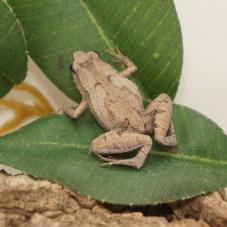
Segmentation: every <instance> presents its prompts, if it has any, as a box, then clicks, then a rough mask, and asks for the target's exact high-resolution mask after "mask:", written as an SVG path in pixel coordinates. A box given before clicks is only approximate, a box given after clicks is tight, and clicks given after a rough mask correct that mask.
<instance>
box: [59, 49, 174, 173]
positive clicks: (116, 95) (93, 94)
mask: <svg viewBox="0 0 227 227" xmlns="http://www.w3.org/2000/svg"><path fill="white" fill-rule="evenodd" d="M109 54H110V55H111V56H112V58H114V61H115V62H117V63H119V64H120V65H123V66H124V69H123V70H121V71H120V72H119V71H117V70H116V69H115V68H114V67H113V66H112V65H111V64H109V63H107V62H105V61H103V60H102V59H101V57H100V54H99V53H98V52H96V51H82V50H78V51H76V52H75V53H74V54H73V62H72V64H71V65H70V70H71V72H72V76H73V80H74V83H75V85H76V87H77V89H78V90H79V92H80V94H81V97H82V99H81V102H80V103H79V104H78V105H77V106H70V107H64V109H63V110H64V112H65V113H66V114H67V115H68V116H69V117H71V118H74V119H76V118H78V117H79V116H80V115H81V114H82V113H83V112H84V111H86V110H87V109H89V110H90V112H91V113H92V114H93V116H94V117H95V119H96V120H97V122H98V123H99V124H100V125H101V126H102V127H103V128H104V129H105V130H106V132H104V133H103V134H101V135H99V136H97V137H96V138H95V139H94V140H93V141H92V142H91V146H90V152H91V153H92V154H94V155H95V156H96V157H97V158H99V159H101V160H102V161H103V163H102V165H108V166H110V165H123V166H128V167H132V168H136V169H140V168H141V167H143V165H144V162H145V160H146V159H147V157H148V154H149V152H150V151H151V148H152V144H153V140H152V137H154V140H155V141H156V142H157V143H159V144H161V145H164V146H168V147H175V146H177V144H178V141H177V137H176V133H175V129H174V126H173V122H172V120H171V117H172V107H173V103H172V99H171V98H170V96H169V95H168V94H166V93H161V94H160V95H158V96H157V97H156V98H155V99H154V100H152V101H151V102H150V103H149V104H148V105H147V107H146V108H144V106H143V99H142V96H141V94H140V91H139V89H138V87H137V86H136V84H135V83H134V82H133V81H131V80H130V79H129V76H131V75H132V74H134V73H135V72H136V71H137V66H136V65H135V64H134V63H133V62H132V61H131V60H130V59H129V58H128V57H127V56H126V55H124V54H123V53H122V52H121V51H120V50H119V49H118V48H117V49H116V51H115V52H114V53H109ZM133 151H138V152H137V153H136V155H134V156H133V157H130V158H116V156H119V155H121V154H126V153H129V152H133ZM113 156H114V157H113Z"/></svg>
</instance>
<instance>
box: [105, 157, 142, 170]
mask: <svg viewBox="0 0 227 227" xmlns="http://www.w3.org/2000/svg"><path fill="white" fill-rule="evenodd" d="M113 160H114V159H113ZM113 160H112V161H108V162H106V163H102V164H101V166H111V165H123V166H129V167H133V168H136V169H140V168H141V167H142V166H143V162H140V160H138V159H136V158H131V159H123V160H114V161H113Z"/></svg>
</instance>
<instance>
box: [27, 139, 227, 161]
mask: <svg viewBox="0 0 227 227" xmlns="http://www.w3.org/2000/svg"><path fill="white" fill-rule="evenodd" d="M26 144H27V145H36V146H58V147H59V146H60V147H69V148H77V149H84V150H85V149H89V148H90V145H89V144H76V143H58V142H54V141H37V142H33V143H26ZM151 154H152V155H158V156H165V157H171V158H175V159H182V160H192V161H198V162H203V163H204V162H205V163H209V164H216V165H227V161H223V160H214V159H209V158H204V157H200V156H195V155H191V156H189V155H185V154H179V153H178V154H170V153H168V152H161V151H151Z"/></svg>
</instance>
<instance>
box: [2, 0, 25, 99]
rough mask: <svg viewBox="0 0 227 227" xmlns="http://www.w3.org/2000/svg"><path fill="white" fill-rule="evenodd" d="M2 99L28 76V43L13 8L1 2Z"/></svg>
mask: <svg viewBox="0 0 227 227" xmlns="http://www.w3.org/2000/svg"><path fill="white" fill-rule="evenodd" d="M0 15H1V16H0V97H1V96H3V95H5V94H6V93H7V92H8V91H9V90H10V89H11V87H12V86H13V85H15V84H17V83H19V82H21V81H22V80H23V79H24V78H25V75H26V68H27V67H26V65H27V55H26V43H25V39H24V34H23V31H22V28H21V26H20V24H19V21H18V20H17V18H16V16H15V14H14V12H13V10H12V9H11V7H10V6H9V5H8V4H7V3H6V2H5V1H4V0H0Z"/></svg>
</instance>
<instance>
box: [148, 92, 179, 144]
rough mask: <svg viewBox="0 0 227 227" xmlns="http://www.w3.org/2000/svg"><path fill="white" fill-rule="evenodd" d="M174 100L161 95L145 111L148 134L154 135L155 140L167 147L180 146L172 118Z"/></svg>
mask: <svg viewBox="0 0 227 227" xmlns="http://www.w3.org/2000/svg"><path fill="white" fill-rule="evenodd" d="M172 105H173V104H172V100H171V98H170V97H169V96H168V95H167V94H160V95H159V96H158V97H157V98H156V99H154V100H153V101H152V102H151V103H150V104H149V105H148V106H147V108H146V110H145V114H144V115H145V116H144V118H145V126H146V130H147V131H148V132H153V133H154V138H155V140H156V141H157V142H158V143H160V144H162V145H166V146H176V145H177V144H178V142H177V138H176V134H175V130H174V126H173V123H172V122H171V116H172Z"/></svg>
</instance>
